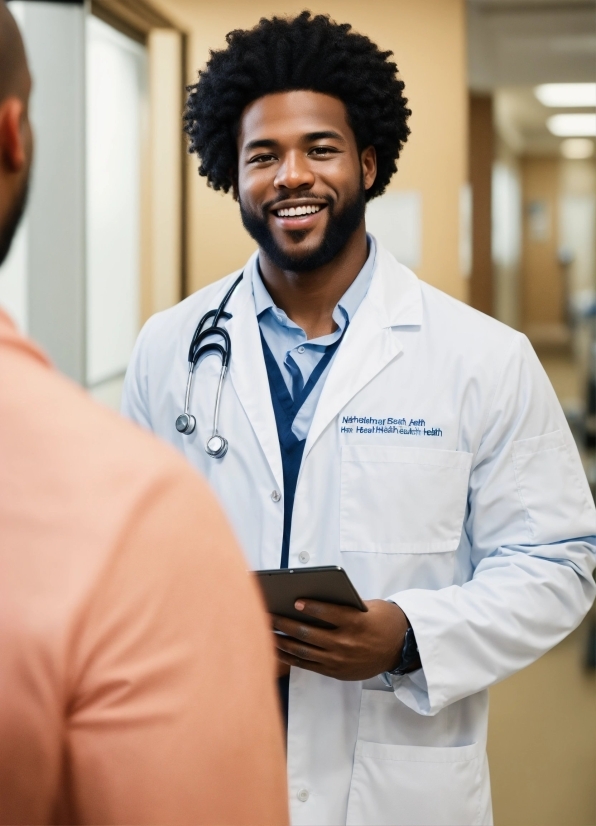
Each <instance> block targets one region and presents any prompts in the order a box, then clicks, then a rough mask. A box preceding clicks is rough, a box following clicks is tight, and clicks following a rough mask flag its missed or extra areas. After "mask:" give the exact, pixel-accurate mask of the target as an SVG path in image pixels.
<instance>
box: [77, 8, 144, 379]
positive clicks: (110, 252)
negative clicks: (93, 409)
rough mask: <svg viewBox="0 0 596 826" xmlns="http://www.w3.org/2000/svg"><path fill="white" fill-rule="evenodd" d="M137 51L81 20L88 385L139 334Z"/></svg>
mask: <svg viewBox="0 0 596 826" xmlns="http://www.w3.org/2000/svg"><path fill="white" fill-rule="evenodd" d="M146 76H147V59H146V52H145V49H144V47H143V46H141V45H139V44H138V43H136V42H135V41H133V40H131V39H130V38H128V37H126V36H124V35H123V34H120V32H117V31H116V30H115V29H113V28H112V27H111V26H108V25H107V24H105V23H104V22H102V21H101V20H99V19H97V18H95V17H89V18H88V20H87V291H86V293H87V298H86V305H87V384H88V385H89V386H94V385H97V384H98V383H101V382H104V381H106V380H108V379H110V378H112V377H114V376H116V375H118V374H119V373H122V372H123V371H124V370H125V369H126V365H127V363H128V359H129V357H130V353H131V350H132V347H133V345H134V342H135V339H136V336H137V333H138V330H139V289H140V208H141V203H140V172H141V169H140V165H141V157H140V149H139V147H140V145H141V126H142V124H141V120H142V114H143V107H144V105H145V100H144V99H145V96H146Z"/></svg>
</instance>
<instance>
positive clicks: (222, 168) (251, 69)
mask: <svg viewBox="0 0 596 826" xmlns="http://www.w3.org/2000/svg"><path fill="white" fill-rule="evenodd" d="M351 28H352V27H351V26H350V25H349V24H348V23H344V24H338V23H334V22H333V21H332V20H330V18H329V17H328V16H327V15H320V14H319V15H316V16H314V17H313V16H311V14H310V12H308V11H304V12H302V14H300V15H298V16H297V17H294V18H280V17H273V18H271V19H266V18H262V19H261V20H260V21H259V23H258V24H257V25H256V26H255V27H254V28H253V29H250V30H241V29H236V30H235V31H232V32H230V33H229V34H228V35H227V36H226V41H227V43H228V46H227V48H226V49H221V50H219V51H212V52H211V58H210V60H209V61H208V63H207V66H206V68H205V69H204V70H203V71H200V72H199V80H198V82H197V83H196V84H195V85H193V86H189V87H188V90H187V91H188V92H189V95H188V100H187V104H186V110H185V113H184V129H185V131H186V132H187V134H188V135H189V139H190V140H189V151H190V152H196V154H197V155H198V156H199V158H200V166H199V174H200V175H203V176H205V177H206V178H207V182H208V184H209V185H210V186H211V187H213V189H221V190H223V191H224V192H228V191H229V190H230V189H231V188H232V186H233V184H234V181H235V170H236V169H237V164H238V152H237V148H236V141H237V136H238V130H239V126H240V118H241V116H242V113H243V111H244V109H245V108H246V107H247V106H248V104H250V103H252V102H253V101H254V100H257V99H258V98H260V97H263V96H264V95H269V94H273V93H275V92H289V91H293V90H309V91H313V92H321V93H323V94H327V95H332V96H333V97H336V98H339V100H341V101H342V102H343V104H344V105H345V107H346V111H347V116H348V122H349V124H350V126H351V127H352V130H353V132H354V135H355V138H356V144H357V146H358V149H359V150H362V149H365V148H366V147H368V146H374V147H375V150H376V154H377V177H376V180H375V182H374V184H373V185H372V187H371V188H370V189H369V190H368V191H367V193H366V198H367V200H370V199H371V198H374V197H375V196H377V195H381V194H382V193H383V192H384V191H385V188H386V187H387V184H388V183H389V181H390V180H391V176H392V175H393V173H394V172H396V171H397V165H396V161H397V159H398V158H399V154H400V152H401V149H402V146H403V144H404V143H405V142H406V140H407V139H408V135H409V134H410V130H409V128H408V125H407V120H408V117H409V116H410V114H411V112H410V110H409V109H408V108H407V106H406V104H407V102H408V101H407V99H406V98H405V97H404V96H403V90H404V84H403V82H402V81H401V80H399V79H398V78H397V66H396V65H395V63H393V62H391V61H389V59H388V58H389V57H391V55H392V54H393V52H382V51H380V50H379V48H378V47H377V46H376V45H375V44H374V43H373V42H372V41H371V40H369V38H368V37H365V36H364V35H361V34H356V33H355V32H352V31H351Z"/></svg>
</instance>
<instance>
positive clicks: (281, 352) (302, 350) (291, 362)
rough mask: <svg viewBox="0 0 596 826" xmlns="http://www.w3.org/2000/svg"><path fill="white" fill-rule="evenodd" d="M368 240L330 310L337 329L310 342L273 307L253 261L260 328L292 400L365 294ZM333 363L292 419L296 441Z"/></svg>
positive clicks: (370, 265)
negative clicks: (359, 265) (357, 269)
mask: <svg viewBox="0 0 596 826" xmlns="http://www.w3.org/2000/svg"><path fill="white" fill-rule="evenodd" d="M367 240H368V258H367V259H366V262H365V264H364V266H363V267H362V269H361V270H360V272H359V273H358V275H357V276H356V278H355V279H354V281H353V282H352V283H351V285H350V286H349V288H348V289H347V290H346V292H345V293H344V294H343V296H342V297H341V298H340V300H339V301H338V303H337V305H336V307H335V309H334V310H333V315H332V317H333V320H334V321H335V323H336V324H337V329H336V330H334V331H333V332H332V333H329V334H328V335H326V336H319V337H318V338H312V339H310V341H309V340H308V339H307V337H306V333H305V332H304V330H303V329H302V327H299V326H298V325H297V324H295V323H294V322H293V321H292V320H291V319H290V318H288V316H287V315H286V314H285V312H284V311H283V310H280V309H279V307H276V306H275V303H274V302H273V299H272V298H271V296H270V295H269V292H268V290H267V288H266V287H265V284H264V283H263V279H262V278H261V275H260V272H259V266H258V259H255V264H254V266H253V268H252V273H251V279H252V289H253V295H254V300H255V310H256V314H257V318H258V321H259V327H260V329H261V333H262V334H263V338H264V339H265V341H266V342H267V344H268V346H269V349H270V350H271V353H272V354H273V357H274V358H275V361H276V362H277V365H278V367H279V369H280V371H281V374H282V376H283V378H284V381H285V382H286V385H287V388H288V390H289V391H290V394H291V395H292V398H294V397H295V395H296V394H297V393H299V392H300V391H301V390H302V388H303V387H304V385H305V384H306V382H307V381H308V379H309V376H310V374H311V373H312V371H313V370H314V368H315V367H316V366H317V364H318V362H319V360H320V359H321V358H322V356H323V354H324V353H325V350H326V349H327V347H328V346H329V345H330V344H333V343H334V342H335V341H337V339H338V338H340V336H341V335H342V333H343V331H344V329H345V327H346V325H347V324H348V322H350V321H351V320H352V318H353V317H354V314H355V313H356V310H357V309H358V307H359V306H360V304H361V303H362V300H363V298H364V296H365V295H366V293H367V292H368V288H369V286H370V282H371V280H372V276H373V272H374V268H375V258H376V245H375V241H374V238H373V237H372V236H371V235H367ZM332 363H333V359H332V360H331V362H330V363H329V364H328V365H327V367H326V369H325V371H324V373H323V374H322V376H321V378H320V379H319V381H318V382H317V384H316V385H315V387H314V388H313V390H312V392H311V393H310V395H309V396H308V398H307V399H306V401H305V403H304V404H303V405H302V407H301V408H300V411H299V412H298V414H297V415H296V418H295V419H294V424H293V425H292V432H293V433H294V435H295V436H296V437H297V438H298V439H305V438H306V436H307V434H308V431H309V429H310V425H311V422H312V420H313V417H314V415H315V410H316V408H317V403H318V401H319V397H320V395H321V391H322V390H323V385H324V384H325V379H326V378H327V375H328V373H329V370H330V369H331V364H332Z"/></svg>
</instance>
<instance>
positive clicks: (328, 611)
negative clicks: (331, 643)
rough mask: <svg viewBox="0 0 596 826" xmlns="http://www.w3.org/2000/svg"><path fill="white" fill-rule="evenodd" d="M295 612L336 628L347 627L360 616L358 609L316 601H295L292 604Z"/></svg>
mask: <svg viewBox="0 0 596 826" xmlns="http://www.w3.org/2000/svg"><path fill="white" fill-rule="evenodd" d="M294 608H296V610H297V611H303V612H304V613H305V614H308V616H309V617H316V618H317V619H321V620H324V621H325V622H329V623H331V624H332V625H335V626H336V627H337V628H339V627H341V626H342V625H348V624H350V623H351V622H353V621H354V620H355V619H357V618H358V616H359V615H362V612H361V611H359V610H358V608H349V607H348V606H346V605H333V604H332V603H331V602H320V601H319V600H316V599H302V598H300V599H297V600H296V602H295V603H294Z"/></svg>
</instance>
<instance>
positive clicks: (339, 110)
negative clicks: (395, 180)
mask: <svg viewBox="0 0 596 826" xmlns="http://www.w3.org/2000/svg"><path fill="white" fill-rule="evenodd" d="M324 131H334V132H338V133H339V134H341V135H342V137H345V139H346V140H348V141H350V140H351V141H353V140H354V136H353V133H352V129H351V127H350V126H349V124H348V118H347V112H346V107H345V105H344V104H343V103H342V101H341V100H339V98H336V97H332V96H331V95H325V94H322V93H321V92H309V91H292V92H276V93H275V94H272V95H265V96H264V97H261V98H258V99H257V100H254V101H253V102H252V103H249V105H248V106H247V107H246V109H245V110H244V112H243V113H242V117H241V119H240V131H239V136H238V141H239V145H240V147H242V146H243V145H244V144H245V143H247V142H248V141H253V140H257V139H260V138H262V139H264V140H276V141H280V142H287V141H291V142H293V141H298V140H300V139H301V138H303V137H304V136H305V135H308V134H310V133H313V132H324Z"/></svg>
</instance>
